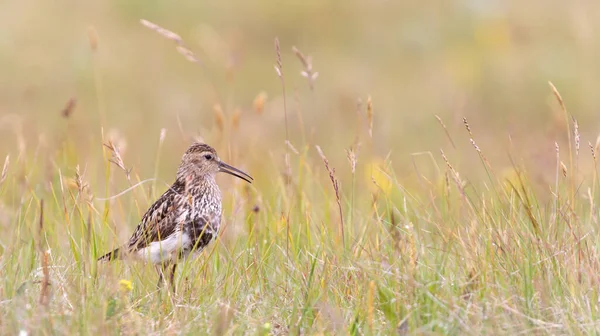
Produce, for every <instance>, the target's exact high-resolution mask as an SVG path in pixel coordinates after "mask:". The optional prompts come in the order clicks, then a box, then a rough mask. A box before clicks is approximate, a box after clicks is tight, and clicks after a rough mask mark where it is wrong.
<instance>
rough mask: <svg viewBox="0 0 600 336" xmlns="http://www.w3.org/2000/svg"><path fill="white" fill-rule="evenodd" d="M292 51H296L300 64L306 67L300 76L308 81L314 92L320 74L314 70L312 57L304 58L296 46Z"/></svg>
mask: <svg viewBox="0 0 600 336" xmlns="http://www.w3.org/2000/svg"><path fill="white" fill-rule="evenodd" d="M292 51H294V54H296V56H297V57H298V59H299V60H300V63H302V66H303V67H304V70H302V71H301V72H300V74H301V75H302V77H304V78H306V79H307V80H308V86H309V87H310V89H311V90H314V85H315V81H316V80H317V77H319V73H318V72H315V71H314V70H313V64H312V57H311V56H304V54H302V52H301V51H300V50H298V48H296V47H295V46H294V47H292Z"/></svg>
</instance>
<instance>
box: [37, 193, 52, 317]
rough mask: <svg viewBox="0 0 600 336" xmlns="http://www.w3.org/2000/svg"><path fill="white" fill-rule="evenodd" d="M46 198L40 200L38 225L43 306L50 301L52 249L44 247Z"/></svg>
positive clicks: (41, 302)
mask: <svg viewBox="0 0 600 336" xmlns="http://www.w3.org/2000/svg"><path fill="white" fill-rule="evenodd" d="M43 240H44V200H40V218H39V227H38V250H39V252H40V260H41V262H42V282H41V284H42V287H41V289H40V298H39V303H40V304H41V305H43V306H47V305H48V303H50V270H49V268H48V264H49V261H48V259H49V254H50V250H48V249H44V247H43V246H44V244H43V243H42V241H43Z"/></svg>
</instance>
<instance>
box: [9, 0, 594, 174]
mask: <svg viewBox="0 0 600 336" xmlns="http://www.w3.org/2000/svg"><path fill="white" fill-rule="evenodd" d="M1 7H2V9H1V10H0V73H1V75H0V127H1V129H2V133H3V137H2V139H3V140H2V142H1V143H0V153H6V154H11V157H12V158H15V157H18V156H19V155H22V156H27V155H29V156H33V154H32V153H37V154H36V155H38V156H39V155H42V156H44V155H45V156H47V157H48V158H50V160H49V163H48V165H50V166H52V155H53V153H54V152H55V151H56V149H57V148H59V147H61V146H62V145H61V144H62V143H63V141H64V140H65V138H70V139H71V140H72V142H73V144H74V146H75V147H74V148H73V149H72V151H73V153H76V158H75V159H73V162H72V163H73V165H75V164H80V165H82V166H85V165H86V164H90V161H89V157H95V158H99V157H101V154H100V153H101V151H102V147H101V141H102V140H101V139H102V136H101V126H102V129H103V131H104V135H105V138H106V139H110V140H112V141H114V142H115V143H116V144H117V145H118V146H119V148H121V152H122V154H123V156H124V159H125V162H126V164H127V165H128V166H134V167H135V169H136V171H137V172H138V173H139V174H140V176H142V177H147V176H151V175H152V174H153V172H154V170H155V167H154V162H155V159H156V155H157V154H156V153H157V148H158V146H159V137H160V134H161V130H163V129H164V130H165V131H166V133H165V137H164V145H163V151H162V154H161V155H162V156H161V160H160V165H159V167H158V170H159V173H158V174H159V175H160V177H161V178H163V179H164V180H166V181H170V180H171V179H172V172H173V171H174V169H175V167H176V166H177V164H178V162H179V158H180V156H181V153H182V152H183V150H184V149H185V148H186V147H187V145H188V144H189V143H190V141H191V138H192V137H197V138H201V139H204V141H206V142H208V143H210V144H213V145H214V146H215V147H217V149H218V150H219V151H220V152H221V153H222V155H221V156H223V157H224V159H227V160H229V161H234V162H233V163H236V164H238V163H239V162H236V161H238V160H237V159H236V157H237V156H239V155H242V154H243V156H244V159H243V164H241V168H245V169H250V168H251V170H252V172H253V173H254V175H259V176H260V175H261V174H263V171H264V174H265V176H268V175H267V174H268V172H269V170H277V169H281V166H282V163H281V162H282V160H281V157H280V156H278V155H279V154H281V153H282V152H283V151H284V150H285V145H284V140H285V137H286V135H285V124H284V112H283V99H282V97H283V96H282V87H281V83H280V80H279V78H278V77H277V74H276V72H275V70H274V68H273V66H274V64H276V62H277V60H276V52H275V48H274V39H275V37H278V38H279V40H280V45H281V46H280V47H281V54H282V63H283V76H284V81H285V89H286V94H287V95H286V97H287V101H286V103H287V114H288V119H289V133H290V135H289V137H290V140H291V141H292V143H293V144H295V145H296V146H297V147H299V148H301V147H302V146H304V145H310V146H312V145H315V144H318V145H320V146H321V147H323V149H324V150H325V153H326V154H327V155H328V156H330V159H331V160H332V161H333V162H334V163H336V165H337V166H338V167H339V166H342V165H345V164H347V161H346V153H345V151H344V149H346V148H349V147H350V146H352V144H353V143H355V142H356V141H357V139H358V141H359V142H361V144H362V145H363V148H368V151H371V152H372V153H373V155H374V156H375V157H380V158H382V159H383V158H385V157H387V156H388V155H390V158H391V161H392V164H393V166H394V168H395V169H396V170H397V172H399V173H400V175H402V174H404V173H405V174H406V176H408V177H410V176H411V175H410V174H413V173H414V166H413V164H414V163H413V160H415V158H418V160H423V163H416V165H417V166H418V165H425V166H431V162H430V161H431V159H430V158H423V157H422V156H414V155H413V156H411V155H410V154H411V153H418V152H428V151H429V152H431V153H432V154H433V156H434V157H435V158H436V160H438V161H440V162H441V160H439V159H440V157H439V149H440V148H442V149H444V150H445V151H446V152H447V154H448V156H449V157H450V158H451V161H453V163H454V164H455V165H457V166H459V167H458V168H459V170H461V171H464V170H469V169H471V166H472V165H471V163H472V162H473V160H479V159H478V157H477V154H476V152H475V151H473V150H472V148H471V144H470V143H469V140H468V139H469V135H468V134H467V133H466V131H465V130H464V126H463V120H462V118H463V117H466V118H468V120H469V123H470V126H471V129H472V131H473V134H474V137H475V139H476V141H477V144H478V145H479V147H480V148H481V149H482V150H483V151H484V153H485V154H486V155H487V157H488V159H489V160H490V161H491V162H492V164H493V165H494V166H496V167H503V166H510V163H509V160H508V155H507V153H508V152H509V151H513V152H516V154H517V156H518V157H520V158H523V160H524V162H525V163H526V164H527V165H529V166H532V167H534V168H535V169H537V170H538V171H539V172H540V175H543V174H542V173H543V172H544V171H545V170H548V171H549V174H550V175H551V176H553V172H554V169H555V168H554V167H555V147H554V141H556V140H558V141H559V143H560V144H561V145H563V144H564V143H565V140H566V135H567V128H566V126H567V125H566V123H565V115H564V113H563V112H562V111H561V110H560V107H559V106H558V104H557V103H556V100H555V98H554V96H553V95H552V91H551V90H550V87H549V85H548V81H551V82H552V83H554V85H556V87H557V88H558V90H559V91H560V93H561V94H562V96H563V98H564V100H565V103H566V105H567V108H568V109H569V112H570V113H572V114H573V115H574V116H575V117H576V118H577V120H578V121H579V131H580V133H581V134H582V141H581V143H582V150H581V151H582V153H583V152H585V153H587V152H589V150H588V148H587V147H588V145H587V144H588V141H589V142H591V143H592V144H594V143H595V142H596V136H597V134H598V130H597V128H598V127H597V124H598V120H599V117H598V112H600V95H599V94H598V87H600V85H599V83H600V62H599V61H598V51H600V39H599V38H598V36H597V33H596V32H597V31H600V21H599V20H597V17H598V13H600V2H598V1H592V0H573V1H568V2H565V1H559V0H529V1H526V2H524V1H517V0H430V1H385V0H376V1H347V0H344V1H341V0H340V1H321V0H294V1H279V2H275V1H266V0H263V1H246V0H240V1H178V2H176V3H174V2H166V1H152V0H150V1H149V0H143V1H142V0H133V1H105V2H80V1H28V0H25V1H13V0H8V1H3V3H2V5H1ZM140 19H147V20H149V21H151V22H154V23H156V24H158V25H160V26H162V27H165V28H167V29H169V30H171V31H173V32H176V33H177V34H179V35H180V36H181V38H182V39H183V40H184V41H185V45H186V46H187V47H188V48H189V49H190V50H192V51H193V52H194V53H195V54H196V57H197V58H198V59H199V60H200V61H201V62H202V64H203V65H200V64H194V63H191V62H189V61H187V60H186V59H185V58H184V57H182V55H181V54H180V53H178V52H177V51H176V49H175V43H173V41H169V40H168V39H165V38H163V37H162V36H160V35H159V34H157V33H156V32H154V31H152V30H150V29H148V28H147V27H144V26H143V25H141V24H140ZM293 46H296V47H297V48H298V49H299V50H300V51H301V52H302V53H303V54H304V55H306V56H308V55H310V56H312V64H313V70H314V71H316V72H318V73H319V75H318V78H316V80H315V81H314V83H313V84H314V88H313V89H311V87H310V83H309V82H308V81H307V79H306V78H304V77H302V76H301V73H300V72H301V71H302V70H303V65H302V63H301V62H300V60H299V59H298V57H297V56H296V55H295V54H294V53H293V51H292V47H293ZM369 97H371V100H372V105H373V136H372V138H371V137H370V136H369V135H368V120H367V119H368V118H367V115H366V105H367V100H368V99H369ZM263 102H264V104H263ZM65 115H68V117H66V116H65ZM436 115H438V116H439V117H440V118H441V119H442V120H443V121H444V123H445V124H446V126H447V128H448V132H449V133H450V134H451V135H452V138H453V141H454V143H455V145H456V148H457V149H459V150H454V147H453V146H452V144H451V143H450V141H449V140H448V137H447V136H446V135H445V132H444V130H443V128H442V126H441V125H440V124H439V123H438V121H437V120H436V118H435V116H436ZM511 142H512V144H511ZM511 146H512V147H511ZM460 149H465V150H460ZM365 150H367V149H365ZM20 151H21V152H20ZM40 153H41V154H40ZM313 154H314V155H315V156H316V153H313ZM359 160H360V156H359ZM272 161H274V162H276V163H277V164H275V165H272V164H271V162H272ZM40 162H43V161H40ZM96 162H97V164H96V167H95V168H94V167H88V168H89V169H88V172H90V171H91V172H93V171H96V170H97V171H98V174H97V176H95V175H94V174H92V175H91V176H88V178H89V179H91V180H92V181H93V180H94V179H96V178H97V179H98V181H102V180H103V179H104V176H103V174H102V168H103V166H102V164H101V163H100V161H96ZM265 163H269V164H268V165H267V164H265ZM92 166H93V164H92ZM420 169H426V168H420ZM427 169H428V168H427ZM346 170H347V169H346ZM479 170H480V172H481V169H479ZM342 174H344V173H343V172H342ZM88 175H89V174H88ZM540 179H541V181H542V182H543V179H544V178H543V176H542V177H540Z"/></svg>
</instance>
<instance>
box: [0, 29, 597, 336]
mask: <svg viewBox="0 0 600 336" xmlns="http://www.w3.org/2000/svg"><path fill="white" fill-rule="evenodd" d="M144 24H145V25H146V26H147V27H149V28H151V29H152V30H154V31H156V32H158V33H159V34H161V35H163V36H165V37H167V38H170V39H171V40H172V41H175V42H176V48H177V51H178V52H180V53H181V54H182V56H184V58H185V59H187V60H189V61H192V62H193V63H197V60H198V59H199V57H196V56H195V54H194V52H193V51H192V50H191V49H189V48H188V47H187V46H185V47H184V44H183V42H182V41H183V40H182V39H181V38H180V37H179V35H177V34H174V33H172V34H173V35H172V34H170V33H171V32H169V31H165V30H164V28H161V27H159V26H156V25H154V24H151V23H149V22H148V21H145V23H144ZM90 36H91V37H90V44H91V45H90V47H91V50H92V52H93V53H94V54H95V53H96V52H97V49H98V48H101V43H99V42H98V41H97V39H98V37H97V36H96V33H95V31H94V30H93V29H92V30H90ZM276 46H277V47H276V48H277V55H276V56H275V55H274V56H273V59H274V63H276V64H277V66H276V69H278V70H277V74H271V75H272V76H274V77H275V76H278V77H279V79H280V80H281V84H282V89H283V92H284V93H285V88H284V87H283V85H284V83H285V85H288V82H285V81H284V76H283V71H282V69H284V67H286V66H287V63H285V62H288V59H286V58H284V57H282V54H281V50H282V48H283V47H281V46H280V45H279V40H277V42H276ZM293 51H294V52H295V53H296V55H297V56H298V57H299V59H300V61H301V63H302V64H301V65H302V66H303V67H304V68H305V72H306V74H307V75H306V76H305V77H306V79H308V83H305V85H307V86H308V88H307V90H308V91H309V92H310V96H309V97H310V98H308V100H311V103H310V104H309V105H310V106H315V107H317V106H321V105H318V104H316V103H315V102H314V100H316V98H315V97H316V96H315V95H314V93H316V92H318V91H319V85H318V84H319V82H318V79H317V77H316V76H313V75H314V74H315V73H317V72H312V71H313V70H314V69H313V68H312V63H311V62H312V60H309V58H307V57H304V55H303V54H302V53H300V51H299V50H298V49H297V48H294V49H293ZM300 55H301V56H300ZM290 62H291V60H290ZM317 64H318V63H317ZM190 66H193V64H190ZM285 69H287V68H285ZM289 73H290V72H288V71H286V72H285V75H286V76H289ZM102 78H103V77H102V68H101V67H100V66H95V65H94V85H95V90H94V92H96V95H97V97H96V98H97V106H96V111H97V114H98V115H99V119H98V120H99V121H98V124H93V125H88V126H89V128H84V129H83V131H85V132H90V133H97V135H95V136H94V137H93V138H92V139H93V140H91V141H90V143H89V147H86V145H85V144H81V143H79V142H78V140H79V139H77V138H75V137H73V136H72V133H76V132H75V130H74V128H75V126H77V125H81V124H77V123H76V122H75V121H74V120H73V119H72V118H73V117H72V116H71V115H74V114H76V113H77V111H76V106H74V105H75V103H74V101H73V103H72V101H71V100H70V101H69V103H68V104H67V108H68V111H69V112H68V113H64V114H65V115H64V117H65V119H62V122H64V123H65V124H67V126H66V129H67V131H66V132H58V131H57V132H56V134H53V135H56V137H57V139H58V140H54V141H51V142H45V141H44V140H43V139H42V138H40V140H39V143H38V144H37V145H36V146H35V147H33V148H30V147H28V146H27V143H22V142H19V146H17V148H13V149H11V153H13V152H16V153H17V154H16V155H15V154H12V155H11V156H10V159H9V157H8V156H7V157H6V160H5V162H6V163H5V164H4V169H3V171H2V174H1V178H0V200H1V207H0V220H1V221H2V222H3V223H6V224H3V229H4V233H3V235H1V236H0V237H1V238H0V274H1V276H0V327H1V330H2V333H5V334H17V333H19V332H26V333H29V334H41V335H45V334H98V333H100V334H216V335H222V334H236V335H237V334H251V335H268V334H351V335H363V334H365V335H370V334H399V335H408V334H444V335H465V334H473V335H481V334H510V335H513V334H539V335H544V334H574V335H578V334H582V335H584V334H585V335H587V334H597V333H598V331H600V325H599V323H598V322H597V321H598V315H599V309H598V302H599V299H600V298H599V295H598V282H599V280H600V278H598V274H600V272H599V271H600V264H599V263H598V257H599V255H598V254H599V250H600V249H599V248H600V244H599V242H598V239H596V235H595V228H596V227H597V225H598V208H597V206H596V199H597V198H598V184H599V183H600V182H599V181H598V177H597V160H596V156H597V153H598V144H591V143H590V144H589V148H590V151H591V155H584V154H583V149H582V148H581V135H580V134H579V130H578V129H579V128H578V127H579V126H578V124H577V121H576V120H575V119H574V118H573V116H572V115H571V114H570V113H569V112H568V111H567V108H566V104H565V102H564V101H563V99H562V97H561V95H560V93H559V91H558V90H557V89H556V87H554V85H551V88H550V89H549V93H551V94H554V96H555V98H556V99H557V104H556V106H557V109H558V110H559V111H560V113H561V115H564V118H562V119H564V120H563V122H564V125H563V129H564V130H565V134H564V135H565V136H567V139H568V141H567V144H566V145H562V147H561V146H560V145H559V143H562V142H560V141H558V140H557V143H556V145H555V147H550V148H546V150H547V151H551V152H553V153H556V155H555V158H556V160H555V162H554V163H553V165H552V167H551V170H552V171H553V172H556V173H555V174H554V175H555V176H554V181H552V182H551V183H550V184H546V185H543V186H542V187H539V183H535V182H533V181H532V179H534V178H535V177H536V176H538V175H539V174H542V173H543V172H541V171H530V170H528V169H526V168H525V165H523V164H521V160H520V158H519V157H518V153H515V152H516V151H513V150H509V151H508V155H507V156H508V157H509V158H510V160H511V161H512V166H511V168H510V169H509V170H506V169H504V167H502V166H499V165H498V166H496V165H494V163H493V162H492V161H491V160H490V159H488V157H489V155H488V153H490V152H494V151H497V150H498V149H499V148H501V146H498V148H492V149H486V148H485V147H484V146H483V145H481V147H480V143H479V142H478V140H479V138H478V134H480V133H478V129H477V128H476V127H473V126H472V125H470V124H469V122H468V120H467V119H466V118H465V119H463V126H464V127H465V128H466V133H460V134H457V132H454V131H453V130H452V129H450V128H447V127H446V126H445V123H444V121H443V119H442V118H440V117H438V116H435V117H436V118H437V122H436V120H435V118H434V116H433V115H432V117H431V124H430V125H431V126H430V129H431V132H438V133H439V135H440V136H441V137H447V139H448V143H449V144H451V146H446V147H444V148H443V149H442V150H441V151H439V152H438V151H436V152H424V153H414V155H412V156H410V157H409V156H406V157H404V156H397V155H393V154H390V155H389V156H387V158H385V159H380V158H379V157H378V156H377V155H376V152H377V151H378V150H381V149H380V145H379V144H377V143H376V141H375V140H374V138H376V137H377V135H378V132H379V130H378V128H377V126H378V125H381V123H378V122H377V119H378V118H380V120H385V118H386V115H384V114H379V111H378V109H377V101H376V100H374V99H372V98H371V97H369V98H368V99H367V100H366V101H367V103H366V104H365V106H362V104H358V105H359V107H358V114H357V116H356V120H357V126H356V129H355V130H354V134H351V136H352V137H353V138H354V139H356V140H355V142H353V145H352V146H347V147H346V148H344V147H342V146H338V145H336V144H337V143H338V142H336V139H337V138H335V137H334V136H333V135H335V134H333V135H332V134H331V133H335V132H333V131H331V130H329V134H327V135H325V136H323V137H325V138H326V137H327V136H331V142H332V143H333V144H330V143H314V141H313V140H312V139H314V138H313V137H312V136H311V134H310V131H307V130H309V127H306V128H305V127H304V125H305V124H304V122H301V123H298V124H300V125H299V126H298V125H297V123H294V122H293V121H294V114H293V113H297V114H298V115H297V117H298V120H300V121H303V120H305V119H304V118H303V116H302V111H299V110H300V109H296V108H292V107H291V106H292V105H293V104H292V103H291V100H290V101H286V100H282V101H281V102H282V103H283V104H282V106H280V107H277V108H276V109H277V111H278V112H280V113H281V114H282V115H284V117H282V119H281V120H286V122H285V127H281V128H285V133H284V132H278V133H276V132H273V133H276V134H282V133H283V134H284V135H285V138H284V137H283V136H281V137H280V138H277V139H276V141H271V142H269V144H270V145H269V147H270V150H269V152H268V153H265V152H263V151H261V149H260V148H259V149H255V148H253V147H252V146H251V144H248V143H246V142H250V141H251V139H236V138H235V136H236V133H237V132H238V130H240V129H242V128H244V127H250V126H245V124H244V123H243V122H240V120H239V118H241V117H240V113H237V112H235V109H234V108H231V106H232V103H231V101H223V99H222V98H220V97H230V98H228V100H235V96H233V95H229V94H225V93H219V94H216V95H215V96H216V97H218V98H217V100H218V102H217V103H216V105H215V108H214V110H215V114H214V116H215V122H214V124H215V125H214V127H213V131H210V132H203V134H202V135H203V136H205V135H206V134H208V135H209V136H210V138H209V137H208V136H207V138H208V139H206V141H207V142H209V143H211V144H213V143H216V144H215V146H216V147H217V150H218V151H219V153H220V154H221V157H222V158H223V159H224V160H226V161H228V162H230V163H233V164H235V165H236V166H239V167H240V168H244V170H246V171H248V172H249V173H250V174H251V175H253V176H254V177H255V183H254V184H253V185H251V186H249V185H246V184H243V183H241V182H240V181H233V180H231V179H229V178H227V177H219V183H220V184H221V186H222V188H223V193H224V207H225V212H224V213H225V215H224V218H223V221H224V222H223V223H224V228H223V230H222V234H221V237H220V238H219V239H218V241H217V242H216V243H214V244H212V245H211V246H210V247H209V248H207V249H206V250H205V252H204V253H203V255H202V257H200V258H198V259H196V260H190V261H186V262H184V263H183V264H182V266H181V267H179V268H178V272H177V275H176V281H177V286H178V292H177V293H176V294H172V293H170V292H169V291H168V290H163V291H157V290H156V288H155V284H156V280H157V278H156V277H157V275H156V273H155V271H154V269H153V267H151V266H149V265H143V264H134V263H125V262H115V263H111V264H99V263H96V261H95V260H96V258H97V257H98V256H100V255H102V254H103V253H105V252H108V251H110V250H111V249H112V248H114V247H116V246H117V245H119V244H120V243H122V242H124V241H125V239H126V238H127V236H128V235H129V234H131V232H132V231H133V229H134V227H135V225H136V224H137V221H138V220H139V218H140V216H141V215H142V214H143V212H144V210H145V209H147V207H148V206H149V205H150V204H151V203H152V201H153V200H155V199H156V198H157V197H158V196H159V195H160V193H161V192H162V191H164V190H165V189H166V188H167V186H168V183H169V182H170V179H172V178H173V174H174V170H172V171H168V169H166V168H165V166H168V167H170V168H173V167H174V165H175V164H176V162H177V161H176V160H177V156H178V155H179V153H183V150H184V149H185V148H186V146H187V145H188V144H189V141H191V140H190V138H191V137H190V136H188V135H187V134H186V132H184V131H181V132H180V133H181V136H178V135H175V134H173V135H171V133H168V132H166V131H161V132H160V134H154V135H148V134H146V133H143V135H142V134H134V133H131V134H127V138H129V139H131V138H135V137H144V138H145V140H146V141H147V143H146V145H147V144H148V143H152V144H155V145H151V146H150V145H148V146H149V147H150V148H156V152H155V153H148V152H142V154H143V155H141V156H142V158H141V159H140V160H141V162H139V163H138V164H135V163H131V162H128V155H127V151H126V150H125V147H126V145H125V144H126V141H125V140H124V139H123V138H125V136H123V135H121V136H119V135H115V134H109V132H105V129H104V127H105V126H106V125H107V123H108V122H107V121H106V119H107V117H109V115H110V114H111V113H113V112H114V111H111V109H110V108H109V107H108V106H107V105H106V104H105V103H104V100H105V99H106V97H105V96H106V94H107V93H106V92H105V90H104V88H105V84H104V83H103V79H102ZM306 79H304V81H306ZM210 87H212V88H214V90H215V91H218V90H219V85H217V84H214V83H212V82H211V85H210ZM290 87H291V86H290ZM231 97H233V98H231ZM290 97H291V95H290ZM288 98H289V97H288ZM266 99H267V98H266V96H265V95H264V94H262V93H261V94H260V96H259V97H257V99H255V101H254V103H253V104H254V108H255V109H257V110H260V111H257V112H260V113H255V115H254V119H252V121H253V122H255V123H261V122H263V123H267V120H266V119H267V118H266V117H265V116H264V115H263V114H262V112H263V111H262V110H263V108H264V104H265V102H264V101H265V100H266ZM288 103H289V106H290V107H289V110H288ZM240 104H243V103H240ZM288 117H289V119H288ZM246 118H248V117H246ZM288 121H289V124H288ZM71 123H73V124H71ZM438 123H439V124H438ZM307 124H308V126H310V124H309V123H307ZM74 125H75V126H74ZM440 125H441V127H440ZM253 131H256V129H254V130H253ZM266 131H269V129H268V125H267V126H265V127H263V128H260V132H262V133H263V134H264V133H267V132H266ZM336 131H337V130H336ZM19 132H27V130H26V129H25V130H21V131H19V130H16V131H15V133H16V135H17V138H18V139H22V138H23V137H24V136H23V135H22V134H20V133H19ZM483 132H484V131H482V133H483ZM172 133H175V132H172ZM346 133H350V132H346ZM241 134H247V133H244V132H242V133H241ZM193 135H196V134H193ZM465 135H466V136H467V137H468V140H465V139H462V136H465ZM269 136H270V137H269V140H273V139H274V138H275V136H273V135H270V134H269ZM323 137H322V138H323ZM340 137H341V136H340ZM174 138H177V139H178V140H170V139H174ZM461 139H462V140H461ZM211 140H212V141H211ZM463 140H464V141H463ZM169 141H171V142H169ZM174 142H176V143H174ZM462 142H464V144H466V146H463V145H461V144H462ZM514 142H515V144H514V145H515V146H518V145H519V142H518V139H514ZM29 143H31V142H29ZM264 146H265V145H263V147H261V148H264ZM584 147H585V146H584ZM321 148H323V150H321ZM387 150H389V148H386V149H385V151H387ZM324 153H327V157H325V155H324ZM473 154H474V155H475V156H476V159H475V160H473V162H477V165H476V164H472V165H471V167H469V169H468V172H463V171H461V170H460V168H459V167H460V165H459V164H458V163H457V162H459V161H462V158H463V157H464V156H468V155H473ZM269 155H270V156H269ZM419 158H426V160H427V161H425V162H426V163H425V164H423V163H422V161H418V162H419V163H418V164H417V160H418V159H419ZM392 159H393V161H392ZM411 160H412V162H413V163H414V169H413V171H412V174H411V175H408V176H407V175H404V174H403V173H402V172H400V171H399V170H397V169H396V168H395V167H396V166H397V165H398V162H399V161H400V162H410V161H411ZM585 162H587V163H588V164H583V163H585ZM590 162H591V165H590V164H589V163H590ZM146 167H150V168H146ZM586 167H591V169H589V171H585V169H587V168H586ZM540 169H541V168H540ZM473 171H476V172H479V174H472V176H474V177H470V176H471V173H472V172H473ZM146 182H151V183H146ZM125 190H126V191H127V192H123V191H125Z"/></svg>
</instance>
